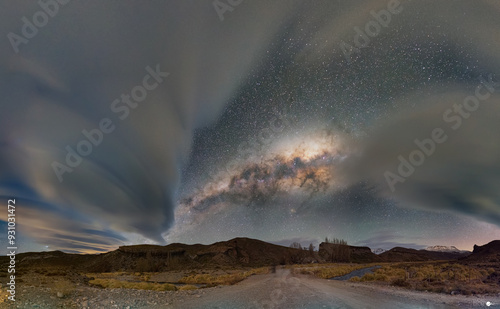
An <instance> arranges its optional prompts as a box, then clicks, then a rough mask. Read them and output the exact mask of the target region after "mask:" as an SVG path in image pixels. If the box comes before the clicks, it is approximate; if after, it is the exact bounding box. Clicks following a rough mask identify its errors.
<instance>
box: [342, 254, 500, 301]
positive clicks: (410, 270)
mask: <svg viewBox="0 0 500 309" xmlns="http://www.w3.org/2000/svg"><path fill="white" fill-rule="evenodd" d="M493 273H495V269H494V268H491V267H490V268H485V267H479V266H467V265H462V264H458V263H447V262H423V263H397V264H386V265H384V266H382V268H379V269H377V270H375V271H374V273H369V274H366V275H364V276H363V277H361V278H358V277H354V278H352V279H351V281H354V282H372V281H373V282H384V283H389V284H391V285H394V286H400V287H405V288H409V289H415V290H421V291H429V292H438V293H460V294H465V295H470V294H485V293H498V292H500V288H499V286H498V283H495V282H493V281H492V282H490V281H491V280H490V279H489V278H490V275H492V274H493Z"/></svg>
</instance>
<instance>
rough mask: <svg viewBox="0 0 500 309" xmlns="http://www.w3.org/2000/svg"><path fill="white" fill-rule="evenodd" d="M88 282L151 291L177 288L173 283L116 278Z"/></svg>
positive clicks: (174, 289)
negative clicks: (131, 280) (130, 280)
mask: <svg viewBox="0 0 500 309" xmlns="http://www.w3.org/2000/svg"><path fill="white" fill-rule="evenodd" d="M89 283H90V284H94V285H97V286H100V287H102V288H109V289H137V290H153V291H176V290H177V288H176V287H175V285H173V284H168V283H165V284H160V283H152V282H129V281H122V280H117V279H103V278H99V279H93V280H90V281H89Z"/></svg>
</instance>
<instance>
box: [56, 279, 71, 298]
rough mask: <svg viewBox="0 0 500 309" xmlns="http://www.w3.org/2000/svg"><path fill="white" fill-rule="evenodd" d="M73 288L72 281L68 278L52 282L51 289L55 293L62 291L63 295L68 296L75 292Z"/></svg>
mask: <svg viewBox="0 0 500 309" xmlns="http://www.w3.org/2000/svg"><path fill="white" fill-rule="evenodd" d="M75 289H76V287H75V285H74V283H73V282H71V281H69V280H64V279H59V280H57V281H54V283H53V284H52V291H54V292H55V293H56V295H57V293H62V296H63V297H68V296H70V295H71V294H72V293H73V292H75Z"/></svg>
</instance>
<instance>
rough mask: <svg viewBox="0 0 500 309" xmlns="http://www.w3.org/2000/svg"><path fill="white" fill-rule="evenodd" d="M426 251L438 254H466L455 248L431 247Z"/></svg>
mask: <svg viewBox="0 0 500 309" xmlns="http://www.w3.org/2000/svg"><path fill="white" fill-rule="evenodd" d="M425 250H427V251H437V252H456V253H460V252H464V251H463V250H459V249H458V248H457V247H455V246H430V247H427V248H425Z"/></svg>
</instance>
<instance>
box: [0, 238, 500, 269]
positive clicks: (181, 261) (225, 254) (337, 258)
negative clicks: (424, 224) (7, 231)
mask: <svg viewBox="0 0 500 309" xmlns="http://www.w3.org/2000/svg"><path fill="white" fill-rule="evenodd" d="M469 254H470V253H463V252H439V251H426V250H415V249H407V248H401V247H396V248H393V249H391V250H388V251H386V252H384V253H381V254H379V255H376V254H374V253H373V252H372V251H371V250H370V248H368V247H356V246H348V245H336V244H330V243H321V244H320V245H319V251H318V252H313V253H311V252H309V251H308V250H301V249H296V248H289V247H284V246H280V245H275V244H271V243H267V242H264V241H260V240H256V239H250V238H234V239H231V240H228V241H221V242H217V243H214V244H210V245H201V244H194V245H186V244H180V243H173V244H170V245H167V246H157V245H134V246H122V247H119V248H118V249H117V250H114V251H110V252H107V253H102V254H86V255H85V254H68V253H64V252H61V251H51V252H29V253H21V254H18V255H17V257H16V260H17V264H16V265H17V267H18V268H19V271H25V270H26V271H29V270H30V269H32V268H45V269H47V271H49V272H51V271H58V270H60V269H66V270H68V269H70V270H71V271H85V272H110V271H134V272H136V271H138V272H146V271H148V272H149V271H167V270H180V269H182V270H185V269H193V268H217V267H260V266H270V265H285V264H302V263H313V262H318V263H324V262H332V261H333V262H351V263H378V262H416V261H433V260H454V259H461V261H464V262H499V261H500V241H499V240H496V241H492V242H490V243H489V244H486V245H484V246H474V252H473V253H472V254H470V256H468V257H467V255H469ZM8 263H9V257H7V256H3V257H0V267H1V268H2V269H7V267H6V266H7V264H8ZM51 269H52V270H51Z"/></svg>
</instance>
